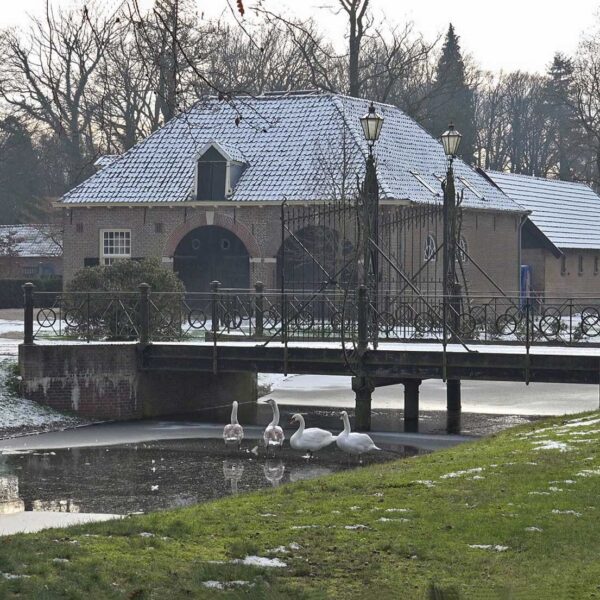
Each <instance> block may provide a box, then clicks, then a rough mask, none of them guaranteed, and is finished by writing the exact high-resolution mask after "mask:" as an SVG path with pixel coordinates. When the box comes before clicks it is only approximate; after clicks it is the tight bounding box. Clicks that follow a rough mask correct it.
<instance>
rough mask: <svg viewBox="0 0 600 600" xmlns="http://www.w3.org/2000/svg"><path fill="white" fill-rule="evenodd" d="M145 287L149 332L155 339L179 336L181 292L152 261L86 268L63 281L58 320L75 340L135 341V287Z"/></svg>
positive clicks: (172, 275) (177, 283)
mask: <svg viewBox="0 0 600 600" xmlns="http://www.w3.org/2000/svg"><path fill="white" fill-rule="evenodd" d="M141 283H147V284H148V285H149V286H150V291H151V296H150V332H151V335H152V336H153V337H155V338H161V337H162V338H164V337H176V336H177V335H178V334H179V333H180V331H181V325H180V318H179V312H180V311H179V307H180V305H181V300H182V298H183V294H184V293H185V288H184V286H183V283H182V282H181V281H180V280H179V279H178V277H177V276H176V275H175V273H173V272H172V271H169V270H167V269H165V268H164V267H163V266H162V264H161V263H160V261H159V260H158V259H156V258H147V259H144V260H141V261H133V260H121V261H116V262H114V263H113V264H112V265H107V266H97V267H86V268H84V269H82V270H80V271H78V272H77V273H76V274H75V276H74V277H73V279H72V280H71V281H70V282H69V284H68V286H67V290H66V294H65V298H64V301H63V307H64V313H63V318H64V320H65V323H66V326H67V327H68V329H69V332H70V333H72V334H74V335H76V336H77V337H89V338H96V339H97V338H107V339H109V340H128V339H136V338H137V337H138V332H139V325H140V323H139V301H140V294H139V285H140V284H141Z"/></svg>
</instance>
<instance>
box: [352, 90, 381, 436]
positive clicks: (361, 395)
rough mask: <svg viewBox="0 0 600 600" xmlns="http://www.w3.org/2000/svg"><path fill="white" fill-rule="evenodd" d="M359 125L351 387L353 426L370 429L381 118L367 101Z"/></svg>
mask: <svg viewBox="0 0 600 600" xmlns="http://www.w3.org/2000/svg"><path fill="white" fill-rule="evenodd" d="M360 124H361V127H362V130H363V133H364V136H365V140H366V142H367V145H368V147H369V155H368V156H367V162H366V171H365V181H364V183H363V189H362V193H361V197H360V206H359V209H360V212H359V215H360V225H361V233H362V243H363V248H362V250H363V256H362V260H363V268H362V273H361V279H360V286H359V289H358V344H357V350H358V356H359V360H360V370H359V373H358V374H357V376H356V377H353V378H352V389H353V390H354V392H355V394H356V411H355V416H356V428H357V429H359V430H363V431H368V430H369V429H371V393H372V392H373V390H374V386H373V383H372V381H371V379H370V378H369V377H368V373H367V370H366V368H365V365H364V356H365V353H366V351H367V348H368V345H369V339H370V340H371V341H372V342H373V345H374V347H375V346H376V345H377V333H378V326H377V310H373V308H372V307H377V290H378V279H379V268H378V256H377V250H376V249H375V248H372V246H371V243H370V240H371V239H373V240H375V241H377V239H378V235H379V186H378V184H377V171H376V168H375V157H374V156H373V146H374V145H375V142H376V141H377V140H378V139H379V134H380V133H381V128H382V126H383V117H381V116H380V115H378V114H377V113H376V112H375V106H374V104H373V103H372V102H371V105H370V106H369V111H368V112H367V114H366V115H364V116H363V117H361V119H360Z"/></svg>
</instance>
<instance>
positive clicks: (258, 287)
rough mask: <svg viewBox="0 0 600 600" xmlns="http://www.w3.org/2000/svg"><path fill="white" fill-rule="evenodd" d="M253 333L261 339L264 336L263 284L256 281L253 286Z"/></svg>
mask: <svg viewBox="0 0 600 600" xmlns="http://www.w3.org/2000/svg"><path fill="white" fill-rule="evenodd" d="M254 291H255V295H254V333H255V335H256V337H258V338H261V337H262V336H263V335H264V310H265V303H264V300H265V297H264V292H265V284H264V283H263V282H262V281H257V282H256V283H255V284H254Z"/></svg>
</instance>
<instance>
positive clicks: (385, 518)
mask: <svg viewBox="0 0 600 600" xmlns="http://www.w3.org/2000/svg"><path fill="white" fill-rule="evenodd" d="M377 520H378V521H379V522H380V523H410V522H411V521H410V519H390V518H389V517H380V518H379V519H377Z"/></svg>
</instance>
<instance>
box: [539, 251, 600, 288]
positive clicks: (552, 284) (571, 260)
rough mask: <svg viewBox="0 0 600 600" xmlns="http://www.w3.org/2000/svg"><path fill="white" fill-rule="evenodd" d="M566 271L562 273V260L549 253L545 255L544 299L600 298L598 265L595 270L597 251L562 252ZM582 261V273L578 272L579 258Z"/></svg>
mask: <svg viewBox="0 0 600 600" xmlns="http://www.w3.org/2000/svg"><path fill="white" fill-rule="evenodd" d="M563 252H564V253H565V258H566V262H565V267H566V270H565V272H564V273H563V272H562V259H560V258H555V257H554V256H552V254H550V253H549V252H546V255H545V273H546V281H545V288H546V297H547V298H549V297H551V296H555V297H559V298H560V297H571V296H584V295H587V296H592V297H596V298H600V264H599V265H598V267H599V271H596V270H595V266H596V265H595V261H596V257H598V260H599V262H600V251H598V250H563ZM580 256H581V257H582V259H583V272H581V273H580V271H579V257H580Z"/></svg>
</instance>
